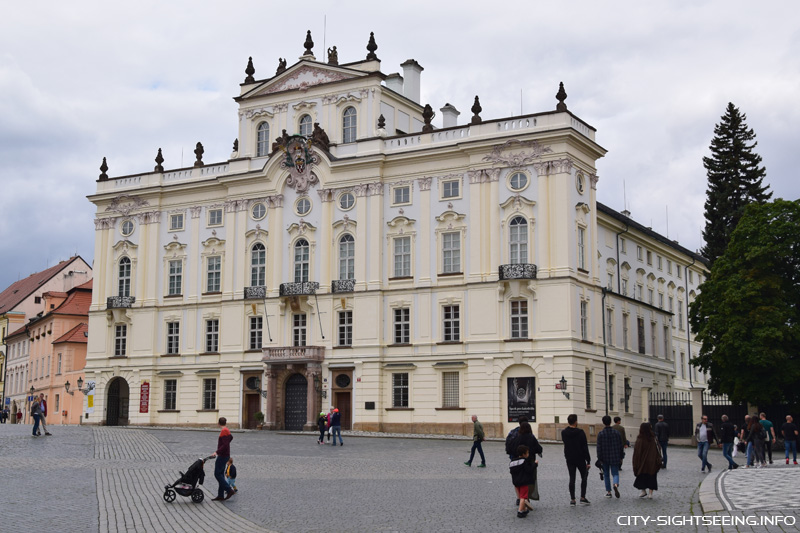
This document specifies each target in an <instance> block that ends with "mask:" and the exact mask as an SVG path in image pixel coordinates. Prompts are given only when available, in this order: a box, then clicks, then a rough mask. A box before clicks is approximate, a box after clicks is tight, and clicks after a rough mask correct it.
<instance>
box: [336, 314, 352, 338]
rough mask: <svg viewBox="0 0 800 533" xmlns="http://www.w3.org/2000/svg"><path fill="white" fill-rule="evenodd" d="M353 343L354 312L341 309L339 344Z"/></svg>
mask: <svg viewBox="0 0 800 533" xmlns="http://www.w3.org/2000/svg"><path fill="white" fill-rule="evenodd" d="M352 345H353V312H352V311H339V346H352Z"/></svg>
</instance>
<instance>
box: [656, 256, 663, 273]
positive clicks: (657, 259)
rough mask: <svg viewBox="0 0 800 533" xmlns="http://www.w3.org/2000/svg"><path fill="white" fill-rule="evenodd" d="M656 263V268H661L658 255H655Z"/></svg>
mask: <svg viewBox="0 0 800 533" xmlns="http://www.w3.org/2000/svg"><path fill="white" fill-rule="evenodd" d="M656 265H657V267H658V269H659V270H661V265H662V262H661V256H660V255H657V256H656Z"/></svg>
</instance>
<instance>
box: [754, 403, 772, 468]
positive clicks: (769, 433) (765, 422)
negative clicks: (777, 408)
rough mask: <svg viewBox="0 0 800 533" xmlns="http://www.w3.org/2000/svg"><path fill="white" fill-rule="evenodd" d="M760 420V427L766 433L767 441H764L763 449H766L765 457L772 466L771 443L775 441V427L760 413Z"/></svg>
mask: <svg viewBox="0 0 800 533" xmlns="http://www.w3.org/2000/svg"><path fill="white" fill-rule="evenodd" d="M758 417H759V418H760V419H761V420H759V422H761V425H762V426H764V431H766V433H767V440H765V441H764V447H765V448H766V452H767V456H768V457H769V464H772V441H774V440H775V439H776V437H775V426H773V425H772V422H770V421H769V420H767V413H761V414H759V415H758Z"/></svg>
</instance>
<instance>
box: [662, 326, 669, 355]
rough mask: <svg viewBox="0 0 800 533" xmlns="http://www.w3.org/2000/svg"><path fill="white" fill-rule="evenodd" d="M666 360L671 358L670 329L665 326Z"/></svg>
mask: <svg viewBox="0 0 800 533" xmlns="http://www.w3.org/2000/svg"><path fill="white" fill-rule="evenodd" d="M663 329H664V358H667V357H669V328H668V327H667V326H664V328H663Z"/></svg>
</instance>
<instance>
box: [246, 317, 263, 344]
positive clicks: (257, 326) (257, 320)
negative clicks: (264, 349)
mask: <svg viewBox="0 0 800 533" xmlns="http://www.w3.org/2000/svg"><path fill="white" fill-rule="evenodd" d="M263 329H264V317H262V316H251V317H250V348H249V349H250V350H260V349H261V338H262V332H263Z"/></svg>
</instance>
